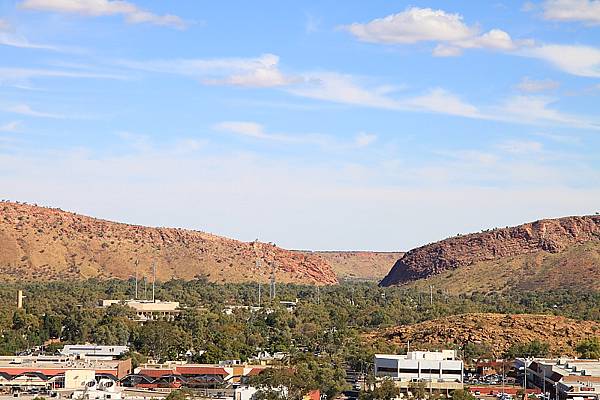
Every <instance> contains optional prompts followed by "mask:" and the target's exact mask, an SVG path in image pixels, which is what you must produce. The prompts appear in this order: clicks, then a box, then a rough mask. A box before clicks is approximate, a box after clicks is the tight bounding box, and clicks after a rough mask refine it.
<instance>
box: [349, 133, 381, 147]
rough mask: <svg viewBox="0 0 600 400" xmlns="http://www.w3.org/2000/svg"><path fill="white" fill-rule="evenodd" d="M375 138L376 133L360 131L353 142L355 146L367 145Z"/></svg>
mask: <svg viewBox="0 0 600 400" xmlns="http://www.w3.org/2000/svg"><path fill="white" fill-rule="evenodd" d="M376 140H377V135H375V134H374V133H367V132H360V133H359V134H358V135H356V137H355V138H354V144H355V145H356V147H367V146H369V145H370V144H372V143H374V142H375V141H376Z"/></svg>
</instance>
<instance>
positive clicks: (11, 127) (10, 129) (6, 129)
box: [0, 121, 21, 132]
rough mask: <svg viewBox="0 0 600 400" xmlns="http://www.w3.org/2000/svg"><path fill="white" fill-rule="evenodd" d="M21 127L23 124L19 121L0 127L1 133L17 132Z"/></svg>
mask: <svg viewBox="0 0 600 400" xmlns="http://www.w3.org/2000/svg"><path fill="white" fill-rule="evenodd" d="M20 126H21V122H19V121H11V122H7V123H5V124H2V125H0V132H17V131H18V130H19V127H20Z"/></svg>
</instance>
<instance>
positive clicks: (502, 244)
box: [380, 215, 600, 286]
mask: <svg viewBox="0 0 600 400" xmlns="http://www.w3.org/2000/svg"><path fill="white" fill-rule="evenodd" d="M592 240H593V241H600V216H598V215H596V216H585V217H566V218H559V219H546V220H540V221H536V222H532V223H528V224H524V225H519V226H516V227H512V228H502V229H493V230H490V231H485V232H482V233H475V234H470V235H464V236H457V237H453V238H450V239H446V240H442V241H440V242H437V243H433V244H428V245H426V246H423V247H419V248H416V249H413V250H411V251H409V252H407V253H406V254H405V255H404V256H403V257H402V258H400V259H399V260H398V261H397V262H396V263H395V264H394V266H393V267H392V269H391V271H390V272H389V273H388V275H387V276H386V277H385V278H384V279H383V280H382V281H381V283H380V285H381V286H391V285H398V284H402V283H406V282H411V281H414V280H418V279H423V278H428V277H430V276H433V275H436V274H440V273H442V272H444V271H448V270H454V269H457V268H460V267H463V266H467V265H471V264H474V263H477V262H481V261H489V260H496V259H501V258H504V257H511V256H518V255H522V254H530V253H535V252H541V251H545V252H549V253H559V252H562V251H564V250H565V249H567V248H568V247H570V246H573V245H576V244H581V243H585V242H589V241H592Z"/></svg>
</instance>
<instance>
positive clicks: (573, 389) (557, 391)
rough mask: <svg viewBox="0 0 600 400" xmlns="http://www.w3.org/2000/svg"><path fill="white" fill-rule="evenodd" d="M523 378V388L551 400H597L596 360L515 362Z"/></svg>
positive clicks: (599, 390)
mask: <svg viewBox="0 0 600 400" xmlns="http://www.w3.org/2000/svg"><path fill="white" fill-rule="evenodd" d="M515 365H516V366H517V368H519V369H520V370H524V371H525V373H526V375H527V386H528V387H535V388H538V389H540V390H541V391H542V392H545V393H546V394H547V395H548V396H549V397H550V398H552V399H560V400H600V360H581V359H565V358H562V359H533V360H525V359H517V360H516V361H515Z"/></svg>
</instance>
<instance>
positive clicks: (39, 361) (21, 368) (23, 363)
mask: <svg viewBox="0 0 600 400" xmlns="http://www.w3.org/2000/svg"><path fill="white" fill-rule="evenodd" d="M131 372H132V371H131V360H130V359H127V360H98V359H95V360H93V359H79V358H77V357H74V356H70V357H65V356H23V357H6V356H2V357H0V387H5V388H7V387H8V388H12V389H13V390H20V391H24V390H30V389H34V388H37V389H80V388H81V385H82V383H85V382H88V381H90V380H91V379H96V378H98V379H100V378H106V379H111V380H113V381H117V380H119V379H121V378H124V377H125V376H127V375H128V374H130V373H131Z"/></svg>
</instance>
